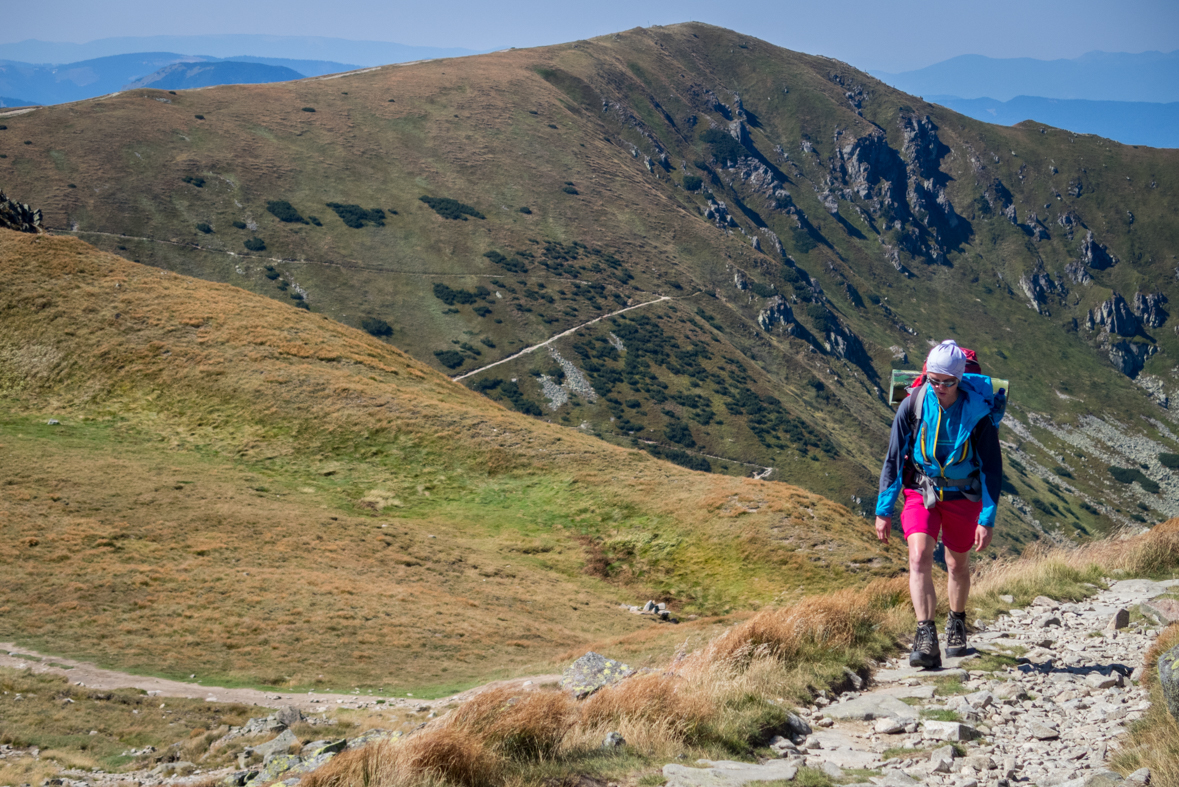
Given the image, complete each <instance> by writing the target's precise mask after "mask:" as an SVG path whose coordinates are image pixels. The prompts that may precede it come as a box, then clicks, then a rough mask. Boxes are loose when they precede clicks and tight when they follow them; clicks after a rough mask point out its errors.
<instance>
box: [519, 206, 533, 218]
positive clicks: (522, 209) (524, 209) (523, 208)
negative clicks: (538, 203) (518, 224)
mask: <svg viewBox="0 0 1179 787" xmlns="http://www.w3.org/2000/svg"><path fill="white" fill-rule="evenodd" d="M520 212H521V213H525V214H527V215H529V216H531V215H532V208H530V207H528V206H527V205H523V206H521V207H520Z"/></svg>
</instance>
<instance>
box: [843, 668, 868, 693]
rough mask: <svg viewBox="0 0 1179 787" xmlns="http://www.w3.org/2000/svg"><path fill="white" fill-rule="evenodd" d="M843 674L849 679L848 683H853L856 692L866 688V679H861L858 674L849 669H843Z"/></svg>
mask: <svg viewBox="0 0 1179 787" xmlns="http://www.w3.org/2000/svg"><path fill="white" fill-rule="evenodd" d="M843 674H844V677H846V678H847V679H848V681H850V682H851V685H852V688H854V689H855V690H856V691H859V690H860V689H862V688H864V679H863V678H861V677H860V676H859V675H857V674H856V673H854V672H852V671H851V670H850V669H848V668H847V667H844V668H843Z"/></svg>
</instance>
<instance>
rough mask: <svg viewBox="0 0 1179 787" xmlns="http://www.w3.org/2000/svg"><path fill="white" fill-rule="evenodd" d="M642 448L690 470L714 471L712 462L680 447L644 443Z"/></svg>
mask: <svg viewBox="0 0 1179 787" xmlns="http://www.w3.org/2000/svg"><path fill="white" fill-rule="evenodd" d="M642 448H643V449H644V450H645V451H647V452H648V453H650V454H651V455H652V456H655V457H658V458H660V459H666V460H667V461H668V462H673V463H675V464H677V465H679V466H680V467H686V468H688V469H689V470H698V471H700V472H701V473H711V472H712V464H711V463H709V461H708V460H707V459H705V458H704V457H702V456H695V455H693V454H689V453H688V452H687V451H681V450H679V449H678V448H660V447H659V446H656V445H643V446H642Z"/></svg>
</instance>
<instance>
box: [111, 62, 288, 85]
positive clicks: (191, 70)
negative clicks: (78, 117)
mask: <svg viewBox="0 0 1179 787" xmlns="http://www.w3.org/2000/svg"><path fill="white" fill-rule="evenodd" d="M302 78H303V75H302V74H300V73H299V72H298V71H294V70H292V69H290V68H284V67H283V66H268V65H266V64H264V63H238V62H236V61H233V60H217V61H213V62H203V63H173V64H172V65H170V66H164V67H163V68H161V69H160V70H159V71H156V72H154V73H152V74H149V75H147V76H146V77H144V78H143V79H138V80H136V81H134V82H132V83H131V84H129V85H127V86H126V87H127V88H128V89H131V88H137V87H150V88H155V89H157V90H185V89H188V88H194V87H212V86H214V85H243V84H247V85H260V84H265V83H267V82H289V81H290V80H292V79H302Z"/></svg>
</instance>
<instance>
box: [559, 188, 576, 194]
mask: <svg viewBox="0 0 1179 787" xmlns="http://www.w3.org/2000/svg"><path fill="white" fill-rule="evenodd" d="M561 191H563V192H565V193H566V194H578V193H579V192H578V191H577V189H575V188H573V187H572V186H566V187H565V188H563V189H561Z"/></svg>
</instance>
